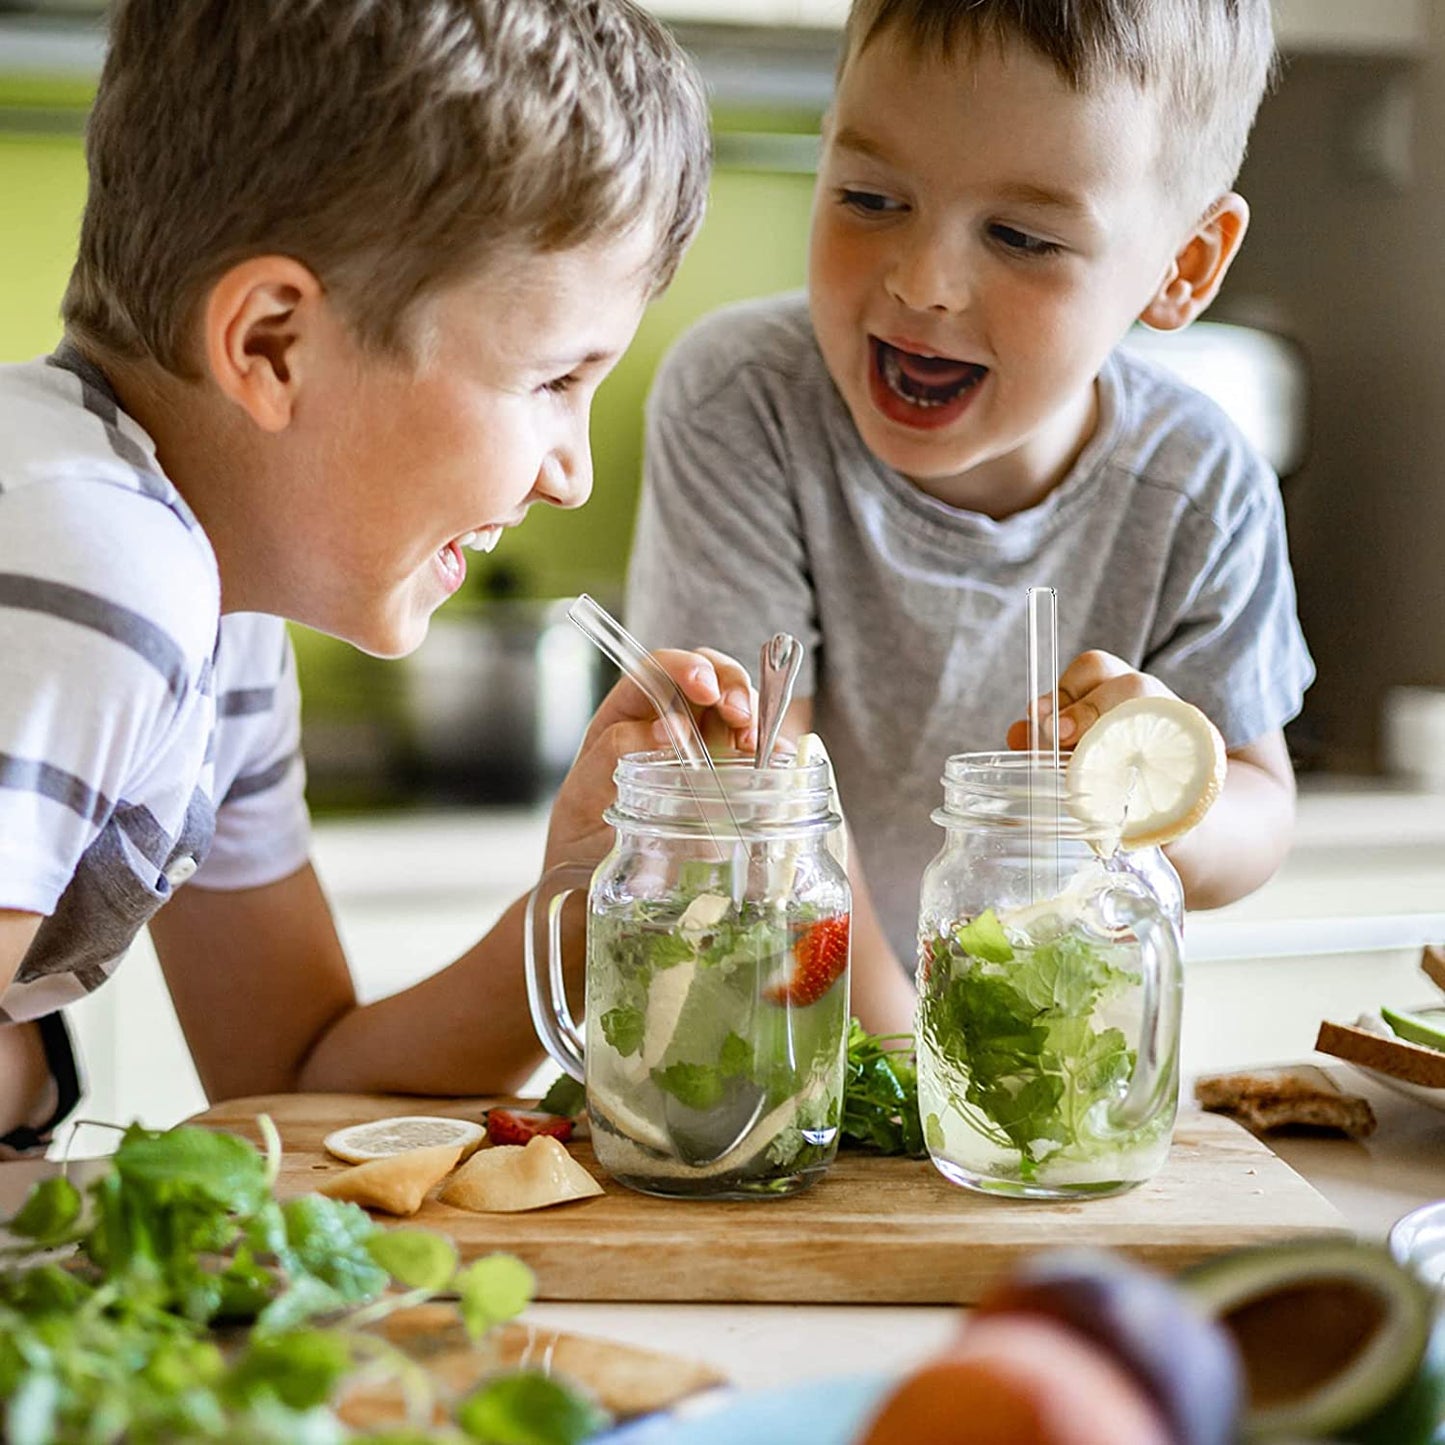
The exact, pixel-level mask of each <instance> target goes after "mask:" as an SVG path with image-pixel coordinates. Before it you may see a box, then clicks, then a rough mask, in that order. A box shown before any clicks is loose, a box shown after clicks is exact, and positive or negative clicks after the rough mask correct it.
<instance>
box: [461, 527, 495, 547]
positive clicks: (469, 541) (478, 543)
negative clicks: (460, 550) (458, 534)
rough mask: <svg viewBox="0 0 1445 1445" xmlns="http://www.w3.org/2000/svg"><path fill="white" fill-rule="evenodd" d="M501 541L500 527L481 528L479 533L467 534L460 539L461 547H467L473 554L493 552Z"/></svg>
mask: <svg viewBox="0 0 1445 1445" xmlns="http://www.w3.org/2000/svg"><path fill="white" fill-rule="evenodd" d="M501 540H502V529H501V528H500V527H483V528H482V530H481V531H480V532H468V533H467V535H466V536H465V537H463V538H462V539H461V544H462V546H463V547H469V548H470V549H471V550H472V551H473V552H491V551H494V550H495V548H496V545H497V543H498V542H500V541H501Z"/></svg>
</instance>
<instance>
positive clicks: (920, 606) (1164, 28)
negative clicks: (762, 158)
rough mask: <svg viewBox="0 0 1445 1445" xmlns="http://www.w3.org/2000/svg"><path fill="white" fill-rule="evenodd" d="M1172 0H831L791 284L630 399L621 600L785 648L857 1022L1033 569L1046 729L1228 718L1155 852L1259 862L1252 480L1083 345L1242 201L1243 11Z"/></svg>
mask: <svg viewBox="0 0 1445 1445" xmlns="http://www.w3.org/2000/svg"><path fill="white" fill-rule="evenodd" d="M1190 8H1191V10H1194V11H1196V12H1197V14H1195V15H1194V17H1193V19H1192V20H1190V21H1187V22H1186V21H1183V20H1181V18H1180V7H1178V6H1173V5H1170V4H1168V3H1167V0H1153V3H1149V4H1146V5H1145V6H1144V7H1143V8H1142V9H1141V8H1140V7H1139V6H1138V5H1128V6H1126V5H1124V4H1122V3H1120V0H1090V3H1086V4H1084V5H1081V6H1079V7H1075V9H1074V20H1073V21H1072V22H1071V25H1068V26H1064V27H1063V28H1062V29H1061V28H1060V26H1059V25H1058V24H1056V23H1054V22H1050V23H1049V24H1048V25H1044V23H1043V22H1042V21H1038V22H1034V21H1033V20H1032V19H1031V18H1030V17H1029V15H1028V14H1027V13H1024V7H1020V6H1018V5H1017V4H1014V3H1010V0H983V3H978V0H970V3H967V4H965V3H963V0H950V3H947V4H944V5H938V4H937V3H924V0H856V3H855V5H854V9H853V13H852V15H851V17H850V19H849V23H848V31H847V40H846V54H845V61H844V65H843V68H842V71H841V73H840V77H839V84H838V93H837V97H836V101H835V105H834V108H833V110H832V112H831V114H830V116H829V119H828V123H827V126H826V128H825V135H824V146H823V158H822V166H821V171H820V176H819V181H818V191H817V197H816V202H815V210H814V220H813V235H812V244H811V254H810V266H809V290H808V295H807V297H806V298H802V297H783V298H778V299H774V300H768V301H762V302H754V303H749V304H746V305H743V306H739V307H735V308H732V309H730V310H728V311H725V312H723V313H720V314H719V315H717V316H715V317H713V318H711V319H709V320H708V321H706V322H704V323H703V324H702V325H701V326H699V327H698V328H696V329H695V330H694V331H693V332H692V333H691V334H690V335H689V336H688V337H687V338H686V339H684V341H683V342H682V343H681V344H680V345H679V346H678V347H677V348H676V350H675V351H674V352H673V354H672V356H671V357H670V359H669V360H668V362H667V363H666V365H665V366H664V368H663V370H662V372H661V374H660V376H659V379H658V382H657V385H656V389H655V391H654V394H653V397H652V399H651V403H650V408H649V430H648V444H647V482H646V488H645V492H644V498H643V505H642V510H641V514H640V518H639V523H638V533H637V540H636V549H635V552H634V556H633V563H632V571H631V576H630V582H629V614H630V618H631V620H632V622H633V623H634V624H635V626H636V628H637V630H638V631H639V632H640V633H641V634H642V635H643V636H645V637H646V638H647V639H648V640H649V641H650V642H654V643H666V642H671V641H677V640H684V639H686V638H688V637H692V636H697V635H707V636H708V637H710V638H715V639H717V640H718V644H719V645H720V646H723V647H725V648H728V649H729V650H731V651H732V652H733V653H734V654H736V655H738V656H743V657H749V656H755V655H756V653H757V649H758V647H759V646H760V644H761V643H762V641H763V640H764V639H765V638H766V637H767V636H769V635H770V634H771V633H773V632H775V631H777V630H779V629H787V630H788V631H791V632H793V633H795V634H796V635H797V636H798V637H799V638H801V639H802V640H803V642H804V643H805V644H807V646H808V657H809V661H808V662H807V663H806V664H805V671H804V673H803V675H802V676H801V678H800V680H799V688H798V691H799V694H800V700H799V701H798V702H797V703H795V704H794V708H793V712H792V715H791V717H790V720H789V727H790V730H791V731H793V732H794V733H797V732H800V731H802V730H805V729H807V728H813V729H816V730H817V731H818V732H819V733H820V734H821V735H822V737H823V739H824V741H825V743H826V744H827V746H828V748H829V750H830V752H831V754H832V757H833V760H834V763H835V766H836V769H837V774H838V779H839V785H840V789H841V792H842V798H843V803H844V806H845V809H846V810H847V813H848V817H849V821H850V824H851V827H852V830H853V833H854V836H855V840H856V844H857V847H856V849H855V859H856V862H855V866H854V884H855V912H854V997H855V1006H856V1011H857V1012H858V1013H859V1014H860V1016H861V1017H862V1018H863V1020H864V1022H865V1023H867V1024H869V1026H870V1027H873V1028H878V1029H891V1028H894V1027H900V1026H907V1022H908V1018H909V1016H910V1011H911V991H910V990H909V989H908V988H907V986H906V983H905V980H904V976H903V974H902V972H901V971H900V970H898V969H897V968H895V967H891V966H889V960H890V957H891V956H892V955H896V956H898V957H900V958H903V959H908V960H911V958H912V954H913V931H914V926H915V918H916V912H917V905H918V885H919V880H920V875H921V873H922V871H923V868H924V866H925V864H926V863H927V861H928V859H929V857H931V856H932V854H933V853H934V852H935V851H937V848H938V846H939V844H940V842H941V835H940V834H939V833H938V831H937V829H936V828H934V827H932V825H931V824H930V821H929V814H930V812H931V811H932V809H933V808H934V807H936V806H937V805H938V803H939V801H940V797H941V795H940V789H939V785H938V778H939V775H940V773H941V772H942V768H943V763H944V760H945V758H946V757H948V755H949V754H951V753H955V752H960V751H967V750H975V749H986V748H992V747H999V746H1002V745H1004V743H1005V741H1007V743H1008V745H1010V746H1014V747H1017V746H1021V745H1023V744H1024V742H1025V740H1026V738H1025V729H1024V727H1023V725H1022V724H1021V723H1020V722H1019V721H1018V719H1020V718H1021V716H1022V715H1023V713H1024V710H1025V702H1026V699H1025V696H1024V693H1025V685H1024V677H1025V671H1024V639H1025V620H1024V609H1025V592H1026V589H1027V588H1028V587H1029V586H1030V585H1034V584H1042V585H1050V586H1053V587H1055V588H1056V589H1057V590H1058V593H1059V598H1060V623H1059V636H1060V656H1061V657H1062V658H1064V659H1073V660H1072V661H1070V662H1068V663H1067V665H1066V666H1065V667H1064V670H1063V672H1062V674H1061V676H1060V678H1059V691H1060V717H1059V735H1060V740H1061V742H1062V743H1063V744H1064V745H1066V746H1070V745H1072V744H1073V743H1074V742H1075V741H1077V739H1078V737H1079V736H1080V735H1081V734H1082V732H1083V731H1084V730H1085V729H1087V727H1088V726H1089V725H1090V724H1091V723H1092V722H1093V721H1094V720H1096V719H1097V717H1098V716H1099V714H1100V713H1101V712H1103V711H1106V710H1107V709H1108V708H1110V707H1113V706H1115V705H1117V704H1118V703H1119V702H1121V701H1123V700H1124V699H1125V698H1128V697H1131V696H1138V695H1141V694H1150V693H1154V694H1159V693H1166V692H1173V693H1176V694H1178V695H1179V696H1182V697H1184V698H1186V699H1187V700H1189V701H1191V702H1193V703H1195V704H1197V705H1198V706H1199V707H1200V708H1202V709H1203V710H1204V711H1205V712H1206V713H1207V714H1208V715H1209V716H1210V717H1211V718H1212V719H1213V721H1214V722H1215V724H1216V725H1217V726H1218V727H1219V729H1220V731H1221V732H1222V733H1223V735H1224V738H1225V742H1226V744H1227V747H1228V750H1229V769H1228V778H1227V781H1226V784H1225V788H1224V792H1223V794H1222V796H1221V799H1220V801H1219V802H1218V803H1217V804H1216V806H1215V807H1214V809H1213V810H1212V812H1211V813H1210V815H1209V816H1208V817H1207V818H1206V819H1205V821H1204V822H1203V823H1202V824H1201V825H1200V826H1199V827H1198V828H1196V829H1195V830H1194V832H1192V833H1191V834H1189V835H1188V836H1187V837H1186V838H1184V839H1181V840H1179V842H1177V843H1176V844H1174V845H1173V846H1172V847H1171V848H1170V849H1169V850H1168V851H1169V855H1170V857H1171V859H1172V861H1173V863H1174V865H1175V867H1176V868H1177V869H1178V871H1179V874H1180V877H1181V880H1182V882H1183V884H1184V887H1185V893H1186V900H1187V902H1188V903H1189V904H1190V905H1191V906H1195V907H1208V906H1213V905H1217V904H1220V903H1223V902H1227V901H1229V900H1230V899H1232V898H1236V897H1238V896H1240V895H1241V894H1243V893H1246V892H1248V891H1249V890H1250V889H1252V888H1254V887H1257V886H1258V885H1259V884H1260V883H1261V882H1263V881H1264V879H1265V878H1267V877H1268V876H1269V874H1270V873H1271V872H1272V871H1273V869H1274V868H1275V867H1276V866H1277V864H1278V862H1279V861H1280V859H1281V858H1282V856H1283V854H1284V852H1285V850H1286V849H1287V847H1288V843H1289V837H1290V832H1291V828H1292V820H1293V797H1294V789H1293V779H1292V776H1291V771H1290V766H1289V761H1288V757H1287V754H1286V751H1285V747H1284V743H1283V739H1282V734H1281V729H1282V727H1283V724H1284V723H1285V722H1286V721H1288V720H1289V719H1290V718H1291V717H1292V716H1293V715H1294V714H1295V713H1296V712H1297V711H1298V709H1299V706H1300V702H1301V698H1302V695H1303V692H1304V689H1305V688H1306V687H1307V686H1308V684H1309V682H1310V679H1311V676H1312V669H1311V664H1310V660H1309V657H1308V654H1307V652H1306V650H1305V646H1304V642H1303V639H1302V637H1301V634H1300V629H1299V626H1298V623H1297V621H1296V618H1295V599H1294V591H1293V584H1292V581H1291V577H1290V571H1289V564H1288V557H1287V552H1286V546H1285V535H1284V523H1283V515H1282V509H1281V505H1280V499H1279V492H1278V486H1277V484H1276V481H1275V478H1274V477H1273V475H1272V474H1271V472H1270V470H1269V468H1268V466H1267V465H1266V464H1265V463H1264V462H1263V461H1262V460H1261V459H1260V458H1259V457H1258V456H1257V455H1255V454H1254V453H1253V452H1252V451H1251V449H1250V448H1249V446H1248V444H1247V443H1246V442H1245V441H1244V440H1243V439H1242V438H1241V437H1240V435H1239V433H1238V432H1237V431H1236V430H1235V428H1234V427H1233V426H1232V425H1231V424H1230V422H1229V421H1228V420H1227V419H1226V418H1225V417H1224V416H1223V415H1222V414H1221V413H1220V412H1219V411H1218V409H1217V408H1215V407H1214V406H1213V405H1212V404H1211V403H1210V402H1209V401H1207V400H1206V399H1205V398H1203V397H1202V396H1200V395H1198V394H1197V393H1195V392H1193V391H1191V390H1190V389H1189V388H1187V387H1185V386H1183V385H1182V384H1180V383H1179V382H1177V381H1176V380H1174V379H1172V378H1171V377H1169V376H1166V375H1164V374H1162V373H1160V372H1159V371H1157V370H1155V369H1154V368H1152V367H1150V366H1148V365H1146V364H1144V363H1142V362H1140V361H1137V360H1133V359H1130V358H1128V357H1126V356H1124V355H1123V354H1121V353H1119V352H1117V351H1115V350H1114V348H1115V346H1116V344H1117V343H1118V341H1119V340H1120V339H1121V338H1122V336H1123V335H1124V333H1125V332H1126V331H1127V329H1128V327H1129V326H1130V325H1131V324H1132V323H1133V321H1134V320H1135V319H1136V318H1137V319H1142V320H1143V321H1144V322H1146V323H1147V324H1148V325H1150V326H1152V327H1155V328H1157V329H1161V330H1171V329H1175V328H1178V327H1182V326H1184V325H1186V324H1187V323H1188V322H1189V321H1190V320H1192V319H1193V318H1194V317H1195V316H1197V315H1198V314H1199V313H1200V312H1201V311H1202V310H1203V309H1204V308H1205V306H1206V305H1207V304H1208V303H1209V301H1210V300H1212V298H1213V296H1214V295H1215V293H1216V291H1217V289H1218V287H1219V285H1220V282H1221V281H1222V279H1223V277H1224V274H1225V271H1226V269H1227V267H1228V265H1229V263H1230V261H1231V260H1232V258H1233V256H1234V255H1235V253H1236V251H1237V248H1238V246H1239V243H1240V240H1241V239H1242V237H1243V234H1244V230H1245V226H1246V224H1247V220H1248V208H1247V206H1246V204H1245V202H1244V201H1243V199H1242V198H1241V197H1239V196H1238V195H1236V194H1235V193H1233V192H1232V191H1230V190H1229V185H1230V183H1231V182H1232V179H1233V176H1234V174H1235V172H1236V170H1237V168H1238V164H1239V161H1240V158H1241V156H1242V154H1243V148H1244V140H1245V136H1246V134H1247V132H1248V129H1249V125H1250V123H1251V121H1252V118H1253V115H1254V111H1255V109H1256V107H1257V104H1258V101H1259V98H1260V95H1261V93H1262V91H1263V88H1264V84H1265V80H1266V76H1267V73H1268V69H1269V65H1270V58H1271V54H1272V41H1271V35H1270V21H1269V9H1268V4H1267V0H1249V3H1245V4H1241V5H1227V4H1225V3H1224V0H1212V3H1208V4H1204V5H1201V6H1198V7H1190ZM1119 57H1129V59H1127V60H1125V59H1120V58H1119ZM1201 137H1203V138H1204V140H1201Z"/></svg>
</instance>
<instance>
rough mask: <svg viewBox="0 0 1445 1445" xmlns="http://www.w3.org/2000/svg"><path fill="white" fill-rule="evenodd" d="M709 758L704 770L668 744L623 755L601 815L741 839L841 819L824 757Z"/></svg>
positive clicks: (826, 825)
mask: <svg viewBox="0 0 1445 1445" xmlns="http://www.w3.org/2000/svg"><path fill="white" fill-rule="evenodd" d="M712 762H713V771H712V772H709V771H708V770H707V769H706V768H700V767H695V766H690V765H688V764H685V763H683V762H682V761H681V760H680V759H679V758H678V757H677V756H676V755H675V754H674V753H673V752H671V751H670V750H669V749H666V748H661V749H654V750H652V751H649V752H642V753H627V754H625V755H624V756H623V757H621V758H619V759H618V762H617V767H616V769H615V770H614V772H613V775H612V776H613V781H614V782H615V783H616V785H617V801H616V802H615V803H614V804H613V805H612V806H611V807H610V808H608V809H607V811H606V813H605V814H604V815H603V816H604V818H605V819H606V821H607V822H608V823H610V824H612V825H613V826H614V827H618V826H621V827H626V828H629V829H633V830H644V831H651V832H660V833H667V834H681V835H684V836H714V837H724V838H728V839H736V838H740V839H742V840H744V841H756V840H761V839H769V838H787V837H800V836H806V835H808V834H813V833H822V832H827V831H830V830H831V829H833V828H835V827H836V826H837V825H838V824H839V823H840V822H841V821H842V818H841V816H840V815H839V814H838V812H837V811H835V809H834V807H833V787H832V781H833V779H832V769H831V767H830V766H829V764H828V763H827V762H816V763H804V764H802V765H801V766H796V765H790V766H787V767H769V768H757V767H754V765H753V758H752V755H751V754H743V753H736V754H731V755H724V756H722V757H714V758H713V760H712ZM714 778H716V780H717V781H716V783H715V782H714ZM719 786H720V787H721V792H719Z"/></svg>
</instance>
